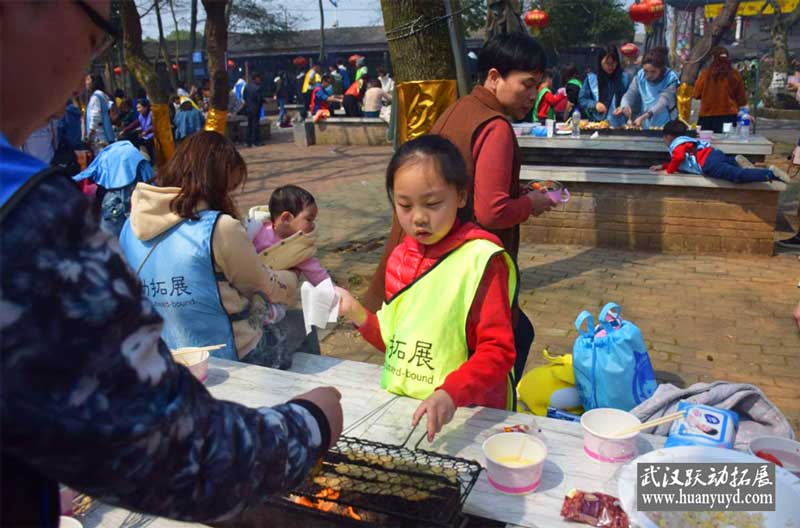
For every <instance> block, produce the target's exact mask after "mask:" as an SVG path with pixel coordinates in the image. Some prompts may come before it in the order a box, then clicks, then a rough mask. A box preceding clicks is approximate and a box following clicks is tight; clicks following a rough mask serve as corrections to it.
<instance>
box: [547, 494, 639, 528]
mask: <svg viewBox="0 0 800 528" xmlns="http://www.w3.org/2000/svg"><path fill="white" fill-rule="evenodd" d="M561 516H562V517H564V518H565V519H566V520H568V521H575V522H579V523H583V524H588V525H589V526H603V527H608V528H628V526H629V524H628V515H627V514H626V513H625V512H624V511H623V510H622V507H621V506H620V504H619V499H617V498H616V497H612V496H611V495H606V494H605V493H589V492H586V491H579V490H576V489H573V490H570V492H569V493H567V496H566V497H564V504H563V505H562V506H561Z"/></svg>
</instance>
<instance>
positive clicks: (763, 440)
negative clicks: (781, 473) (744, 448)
mask: <svg viewBox="0 0 800 528" xmlns="http://www.w3.org/2000/svg"><path fill="white" fill-rule="evenodd" d="M748 450H749V451H750V454H751V455H753V456H758V455H756V453H758V452H759V451H763V452H764V453H769V454H770V455H772V456H774V457H775V458H777V459H778V460H780V461H781V464H783V467H784V469H786V470H787V471H789V472H790V473H793V474H795V475H796V476H798V477H800V442H798V441H797V440H791V439H789V438H784V437H782V436H759V437H758V438H754V439H753V440H752V441H751V442H750V446H749V448H748Z"/></svg>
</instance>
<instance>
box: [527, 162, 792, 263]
mask: <svg viewBox="0 0 800 528" xmlns="http://www.w3.org/2000/svg"><path fill="white" fill-rule="evenodd" d="M520 176H521V179H522V180H523V181H530V180H534V179H535V180H544V179H552V180H558V181H560V182H562V183H563V184H564V185H565V186H566V187H567V188H568V189H569V191H570V193H571V199H570V201H569V202H568V203H566V204H564V205H561V206H557V207H555V208H554V209H553V210H551V211H550V212H548V213H545V214H544V215H542V216H540V217H531V218H530V219H528V220H527V221H526V222H525V223H523V224H522V226H521V227H522V228H521V237H522V240H523V242H525V243H530V244H535V243H556V244H576V245H586V246H608V247H615V248H620V249H630V250H647V251H660V252H667V253H690V254H706V253H712V254H713V253H739V254H742V253H744V254H755V255H772V253H773V233H774V231H775V222H776V218H777V211H778V195H779V193H780V191H783V190H784V189H785V188H786V185H784V184H783V183H781V182H776V181H774V182H769V183H766V182H759V183H748V184H736V183H731V182H728V181H725V180H718V179H713V178H706V177H704V176H698V175H692V174H668V175H657V174H653V173H651V172H649V171H647V170H642V169H623V168H607V167H558V166H529V165H525V166H523V167H522V172H521V175H520Z"/></svg>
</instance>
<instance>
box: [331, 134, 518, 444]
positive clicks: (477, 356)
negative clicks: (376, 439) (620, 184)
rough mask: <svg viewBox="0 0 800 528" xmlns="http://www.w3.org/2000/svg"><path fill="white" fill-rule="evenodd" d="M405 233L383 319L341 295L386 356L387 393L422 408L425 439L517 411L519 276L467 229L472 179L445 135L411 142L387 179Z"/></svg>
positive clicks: (389, 273)
mask: <svg viewBox="0 0 800 528" xmlns="http://www.w3.org/2000/svg"><path fill="white" fill-rule="evenodd" d="M386 190H387V193H388V195H389V200H390V202H391V203H392V206H393V208H394V213H395V215H396V216H397V219H398V222H399V224H400V226H401V228H402V230H403V232H404V234H405V236H404V238H403V240H402V242H401V243H400V245H398V246H396V247H395V248H394V249H393V250H392V252H391V255H390V256H389V259H388V261H387V265H386V277H385V298H384V302H383V305H382V307H381V309H380V310H379V311H378V313H377V314H374V313H371V312H369V311H368V310H367V309H366V308H364V307H363V306H362V305H361V304H360V303H359V302H358V301H356V300H355V299H354V298H353V296H352V295H351V294H350V293H349V292H347V291H346V290H343V289H341V288H339V289H338V290H339V294H340V296H341V299H342V300H341V314H342V315H343V316H345V317H347V318H348V319H350V320H351V321H352V322H353V323H354V324H355V325H356V326H358V328H359V331H360V332H361V334H362V336H363V337H364V338H365V339H366V340H367V341H368V342H369V343H371V344H372V345H374V346H375V347H376V348H378V349H379V350H384V351H385V352H386V359H385V363H384V367H383V373H382V375H381V387H383V388H384V389H386V390H388V391H390V392H393V393H395V394H401V395H405V396H410V397H413V398H417V399H420V400H424V401H423V402H422V403H421V404H420V405H419V407H418V408H417V410H416V411H415V412H414V415H413V418H412V423H413V425H416V424H417V423H418V422H419V420H420V419H421V417H422V416H423V415H426V414H427V430H428V440H429V441H430V440H432V439H433V437H434V435H435V434H436V433H438V432H439V431H440V430H441V428H442V426H443V425H444V424H446V423H448V422H449V421H450V420H451V419H452V418H453V413H454V412H455V410H456V408H457V407H459V406H464V405H483V406H487V407H493V408H498V409H511V408H513V404H514V391H513V376H512V372H511V371H512V369H513V366H514V360H515V357H516V352H515V348H514V331H513V328H512V322H511V305H512V300H513V299H514V298H515V294H516V288H517V271H516V266H515V264H514V262H513V260H512V258H511V256H510V255H509V254H508V253H507V252H506V251H505V250H503V247H502V245H501V241H500V239H499V238H497V237H496V236H495V235H493V234H491V233H489V232H488V231H484V230H483V229H481V228H480V227H478V226H477V225H476V224H474V223H472V222H469V221H467V218H468V216H469V210H468V209H466V205H467V197H468V190H469V176H468V174H467V170H466V166H465V164H464V160H463V158H462V157H461V154H460V153H459V151H458V149H456V147H455V146H454V145H453V144H452V143H450V142H449V141H447V140H446V139H444V138H443V137H441V136H436V135H429V136H422V137H420V138H417V139H414V140H412V141H409V142H407V143H405V144H404V145H403V146H402V147H401V148H400V149H399V150H398V151H397V152H396V153H395V155H394V157H393V158H392V161H391V162H390V163H389V167H388V168H387V170H386Z"/></svg>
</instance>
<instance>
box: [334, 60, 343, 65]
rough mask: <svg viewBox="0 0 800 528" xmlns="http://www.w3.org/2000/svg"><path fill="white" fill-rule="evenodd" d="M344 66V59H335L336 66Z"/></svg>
mask: <svg viewBox="0 0 800 528" xmlns="http://www.w3.org/2000/svg"><path fill="white" fill-rule="evenodd" d="M343 64H344V59H336V65H337V66H342V65H343Z"/></svg>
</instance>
